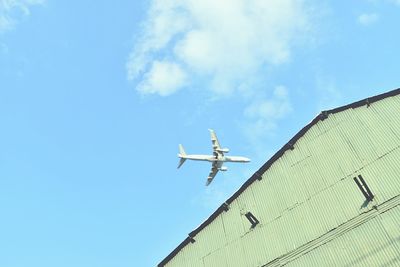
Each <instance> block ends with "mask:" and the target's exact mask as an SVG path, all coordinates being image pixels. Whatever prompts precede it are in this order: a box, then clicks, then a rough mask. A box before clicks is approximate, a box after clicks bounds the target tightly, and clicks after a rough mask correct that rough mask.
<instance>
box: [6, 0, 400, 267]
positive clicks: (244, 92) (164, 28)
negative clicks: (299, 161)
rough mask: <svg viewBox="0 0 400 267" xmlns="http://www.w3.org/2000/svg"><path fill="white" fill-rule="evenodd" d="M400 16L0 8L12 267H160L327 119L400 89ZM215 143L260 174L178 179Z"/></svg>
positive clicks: (224, 8)
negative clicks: (263, 169)
mask: <svg viewBox="0 0 400 267" xmlns="http://www.w3.org/2000/svg"><path fill="white" fill-rule="evenodd" d="M399 15H400V2H399V1H396V0H374V1H373V0H370V1H368V0H358V1H328V0H325V1H312V0H304V1H294V0H268V1H261V0H220V1H211V0H204V1H194V0H190V1H180V0H164V1H161V0H152V1H144V0H143V1H119V3H118V5H117V4H115V2H112V1H96V2H95V1H53V0H0V123H1V128H0V129H1V131H0V211H1V214H2V219H1V220H0V236H1V238H0V266H4V267H25V266H32V267H33V266H38V267H39V266H40V267H47V266H49V267H50V266H51V267H53V266H58V267H63V266H74V267H79V266H85V267H90V266H96V267H97V266H99V267H100V266H113V267H116V266H124V267H125V266H154V265H156V264H157V263H158V262H160V261H161V260H162V259H163V258H164V257H165V256H167V255H168V254H169V252H171V251H172V250H173V249H174V248H175V247H176V246H177V245H178V244H179V243H180V242H181V241H182V240H183V239H184V238H185V237H186V235H187V233H189V232H190V231H192V230H193V229H194V228H196V227H197V226H198V225H199V224H200V223H201V222H202V221H204V220H205V219H206V218H207V217H208V216H209V215H210V214H211V213H212V212H213V211H214V210H215V209H216V208H217V207H218V206H219V205H220V204H221V203H222V202H223V201H224V200H225V199H227V198H228V197H229V196H230V195H232V194H233V193H234V192H235V190H236V189H238V187H239V186H240V185H241V184H242V183H243V182H244V181H245V180H247V179H248V178H249V177H250V176H251V174H252V173H253V172H255V171H256V170H257V169H258V168H259V167H260V166H261V165H262V164H263V163H264V162H265V161H266V160H267V159H268V158H269V157H270V156H271V155H272V154H273V153H274V152H275V151H276V150H277V149H279V148H280V147H281V146H282V145H284V144H285V143H286V142H287V141H288V140H289V139H290V138H291V137H292V136H293V135H294V134H295V133H296V132H297V131H298V130H300V129H301V128H302V127H303V126H304V125H305V124H307V123H308V122H309V121H310V120H311V119H312V118H313V117H314V116H315V115H316V114H317V113H319V112H320V111H321V110H323V109H329V108H333V107H336V106H340V105H344V104H346V103H349V102H353V101H356V100H358V99H361V98H365V97H368V96H371V95H375V94H379V93H382V92H385V91H389V90H391V89H395V88H398V87H400V86H399V84H400V82H399V68H398V62H399V60H400V55H399V52H398V51H399V47H400V37H399V36H400V35H399V30H398V28H399V27H398V26H399V25H400V16H399ZM208 128H213V129H214V130H215V131H216V133H217V134H218V137H219V139H220V142H221V143H222V145H223V146H227V147H229V148H230V149H231V153H232V154H234V155H243V156H247V157H250V158H251V159H252V162H251V163H249V164H247V165H233V164H231V165H227V166H228V167H229V171H228V172H226V173H220V174H218V176H217V177H216V179H215V180H214V182H213V183H212V184H211V185H210V186H209V187H205V186H204V184H205V179H206V177H207V174H208V172H209V165H208V164H207V163H201V162H200V163H194V162H187V163H185V165H184V166H183V167H182V168H181V169H180V170H179V171H178V170H177V169H176V166H177V163H178V159H177V157H176V154H177V152H178V144H179V143H182V144H183V145H184V146H185V148H186V150H187V152H189V153H204V154H205V153H209V152H210V150H211V144H210V140H209V133H208V131H207V129H208Z"/></svg>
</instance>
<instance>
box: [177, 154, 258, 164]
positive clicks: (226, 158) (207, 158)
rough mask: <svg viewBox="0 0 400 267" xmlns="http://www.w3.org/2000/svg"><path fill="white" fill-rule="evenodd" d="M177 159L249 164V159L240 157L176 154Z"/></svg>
mask: <svg viewBox="0 0 400 267" xmlns="http://www.w3.org/2000/svg"><path fill="white" fill-rule="evenodd" d="M178 157H179V158H183V159H189V160H198V161H209V162H214V161H219V162H242V163H243V162H250V159H249V158H246V157H240V156H223V157H215V156H213V155H196V154H193V155H182V154H178Z"/></svg>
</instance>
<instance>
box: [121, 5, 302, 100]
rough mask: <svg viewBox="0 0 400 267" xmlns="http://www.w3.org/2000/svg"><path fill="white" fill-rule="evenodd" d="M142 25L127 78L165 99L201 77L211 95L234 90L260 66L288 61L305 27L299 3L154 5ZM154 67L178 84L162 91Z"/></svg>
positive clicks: (255, 72)
mask: <svg viewBox="0 0 400 267" xmlns="http://www.w3.org/2000/svg"><path fill="white" fill-rule="evenodd" d="M144 25H145V26H144V29H143V34H142V36H141V37H140V38H139V40H138V42H137V43H136V45H135V47H134V49H133V51H132V53H131V55H130V57H129V60H128V62H127V65H126V66H127V73H128V79H129V80H132V81H134V82H135V83H136V84H137V86H136V89H137V90H138V91H139V92H141V93H142V94H160V95H164V96H165V95H169V94H172V93H174V92H176V91H178V90H179V89H181V88H183V87H184V85H189V84H188V83H187V81H188V80H198V79H202V78H204V79H203V80H204V81H205V80H207V81H210V82H208V83H206V84H205V86H207V87H208V88H211V92H212V93H213V94H215V95H225V94H230V93H232V92H235V91H237V90H238V88H241V85H242V84H243V83H245V82H246V80H247V79H251V78H252V77H253V76H255V75H257V74H258V73H260V69H262V68H263V67H265V65H278V64H282V63H284V62H287V61H289V59H290V55H291V47H292V45H293V42H295V41H296V40H298V39H299V38H300V36H304V33H305V32H307V31H308V30H309V25H310V23H309V17H308V12H307V11H306V8H305V3H304V1H296V0H219V1H212V0H202V1H198V0H186V1H183V0H153V2H152V4H151V7H150V10H149V13H148V18H147V20H146V21H145V23H144ZM160 64H165V65H164V68H161V65H160ZM155 66H158V67H159V71H163V72H165V73H170V74H174V73H178V79H177V80H174V81H169V83H168V86H166V87H163V84H164V83H163V82H162V81H161V80H159V79H158V78H162V77H164V75H160V76H157V75H156V71H155ZM185 77H186V78H190V79H185Z"/></svg>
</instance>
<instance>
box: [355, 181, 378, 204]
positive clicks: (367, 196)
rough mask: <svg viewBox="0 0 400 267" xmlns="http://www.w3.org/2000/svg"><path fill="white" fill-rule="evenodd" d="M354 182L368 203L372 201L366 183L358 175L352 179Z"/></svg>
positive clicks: (372, 197) (371, 195) (372, 195)
mask: <svg viewBox="0 0 400 267" xmlns="http://www.w3.org/2000/svg"><path fill="white" fill-rule="evenodd" d="M354 182H356V184H357V186H358V188H359V189H360V191H361V193H362V194H363V195H364V197H365V199H366V200H367V201H368V202H369V201H371V200H372V199H374V194H372V192H371V190H370V189H369V187H368V185H367V183H366V182H365V180H364V178H363V177H362V176H361V175H358V177H354Z"/></svg>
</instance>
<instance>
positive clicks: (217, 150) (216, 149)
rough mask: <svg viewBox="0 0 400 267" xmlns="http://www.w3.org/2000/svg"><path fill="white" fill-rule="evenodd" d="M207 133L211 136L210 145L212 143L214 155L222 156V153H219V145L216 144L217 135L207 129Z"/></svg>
mask: <svg viewBox="0 0 400 267" xmlns="http://www.w3.org/2000/svg"><path fill="white" fill-rule="evenodd" d="M209 131H210V134H211V143H212V146H213V152H214V155H215V156H217V155H218V154H219V155H222V156H223V155H224V153H222V152H221V151H220V150H221V145H220V144H219V142H218V138H217V135H216V134H215V132H214V130H212V129H209Z"/></svg>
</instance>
